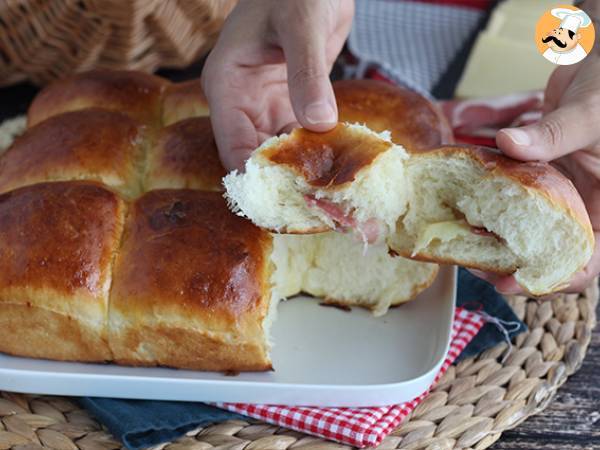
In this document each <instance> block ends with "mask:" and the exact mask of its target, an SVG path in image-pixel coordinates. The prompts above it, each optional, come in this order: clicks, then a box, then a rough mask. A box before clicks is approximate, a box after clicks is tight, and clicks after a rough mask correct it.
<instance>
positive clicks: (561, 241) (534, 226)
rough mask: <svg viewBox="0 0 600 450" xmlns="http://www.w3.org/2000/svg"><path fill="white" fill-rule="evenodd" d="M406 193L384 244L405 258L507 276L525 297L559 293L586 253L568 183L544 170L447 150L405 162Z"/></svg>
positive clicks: (581, 214)
mask: <svg viewBox="0 0 600 450" xmlns="http://www.w3.org/2000/svg"><path fill="white" fill-rule="evenodd" d="M406 174H407V180H408V184H409V188H410V189H411V190H412V194H411V195H410V196H409V201H408V211H407V213H406V215H405V216H404V217H402V218H400V220H398V223H397V229H396V233H392V234H391V235H390V238H389V241H388V242H389V245H390V247H391V248H392V249H394V250H395V251H397V252H398V253H400V254H402V255H405V256H410V257H413V258H417V259H421V260H426V261H435V262H445V263H453V264H460V265H463V266H466V267H472V268H476V269H480V270H486V271H491V272H496V273H500V274H514V276H515V279H516V281H517V282H518V283H519V284H520V285H521V286H522V287H523V288H525V290H527V291H528V292H529V293H530V294H533V295H543V294H547V293H550V292H553V291H556V290H559V289H561V288H563V287H565V285H566V284H567V283H568V282H569V280H570V278H571V277H572V276H573V275H574V274H575V273H576V272H578V271H579V270H581V269H583V267H584V266H585V265H586V263H587V262H588V261H589V259H590V257H591V255H592V252H593V248H594V234H593V232H592V227H591V224H590V219H589V217H588V214H587V212H586V209H585V206H584V204H583V201H582V200H581V197H580V196H579V193H578V192H577V191H576V190H575V187H574V186H573V184H572V183H571V182H570V180H568V179H567V178H566V177H565V176H563V175H562V174H561V173H560V172H558V171H557V170H556V169H554V168H553V167H552V166H551V165H549V164H547V163H541V162H527V163H522V162H518V161H514V160H511V159H509V158H506V157H504V156H502V155H501V154H499V153H498V152H495V151H493V150H490V149H484V148H478V147H469V146H448V147H443V148H440V149H437V150H435V151H432V152H428V153H423V154H419V155H415V156H413V157H412V158H411V159H410V160H408V162H407V167H406Z"/></svg>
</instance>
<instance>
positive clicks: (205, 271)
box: [109, 190, 278, 371]
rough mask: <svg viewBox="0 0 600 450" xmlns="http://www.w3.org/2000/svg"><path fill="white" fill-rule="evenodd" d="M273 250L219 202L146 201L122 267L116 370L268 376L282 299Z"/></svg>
mask: <svg viewBox="0 0 600 450" xmlns="http://www.w3.org/2000/svg"><path fill="white" fill-rule="evenodd" d="M271 246H272V240H271V236H270V235H269V233H267V232H265V231H262V230H260V229H259V228H257V227H255V226H254V225H252V223H250V222H249V221H247V220H244V219H242V218H240V217H237V216H235V215H234V214H231V212H229V210H228V209H227V205H226V203H225V200H224V199H223V197H222V195H221V194H220V193H216V192H201V191H192V190H157V191H152V192H149V193H147V194H145V195H143V196H142V197H140V198H139V199H138V200H137V201H136V202H135V203H134V204H133V205H132V207H131V212H130V214H129V215H128V218H127V222H126V225H125V234H124V238H123V243H122V247H121V250H120V252H119V253H118V255H117V258H116V261H115V268H114V276H113V284H112V291H111V308H110V319H109V320H110V322H109V323H110V327H109V329H110V335H109V343H110V347H111V350H112V352H113V357H114V359H115V361H117V362H118V363H122V364H129V365H166V366H173V367H180V368H188V369H202V370H238V371H239V370H268V369H270V368H271V361H270V359H269V357H268V350H269V344H268V337H267V336H268V325H269V318H268V317H269V312H270V309H274V308H275V304H276V300H278V299H276V298H272V294H271V288H270V277H271V273H272V270H273V268H272V266H271V262H270V253H271ZM272 300H273V302H272ZM270 306H272V308H270Z"/></svg>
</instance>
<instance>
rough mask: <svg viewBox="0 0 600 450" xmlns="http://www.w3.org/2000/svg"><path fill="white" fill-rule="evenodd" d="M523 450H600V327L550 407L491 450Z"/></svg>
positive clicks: (503, 437) (599, 315)
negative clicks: (585, 353) (580, 362)
mask: <svg viewBox="0 0 600 450" xmlns="http://www.w3.org/2000/svg"><path fill="white" fill-rule="evenodd" d="M597 317H598V318H599V319H600V304H599V306H598V309H597ZM521 449H523V450H600V326H597V327H596V330H595V331H594V334H593V337H592V343H591V344H590V348H589V350H588V353H587V356H586V358H585V360H584V361H583V365H582V366H581V369H580V370H579V371H578V372H577V373H576V374H575V375H573V376H572V377H570V378H569V379H568V380H567V382H566V383H565V384H564V385H563V386H562V387H561V388H560V389H559V390H558V393H557V395H556V397H555V399H554V401H553V402H552V403H551V404H550V406H548V408H546V409H545V410H544V411H542V412H541V413H540V414H538V415H536V416H533V417H530V418H529V419H527V420H526V421H525V422H523V423H522V424H521V425H520V426H518V427H517V428H515V429H514V430H511V431H507V432H506V433H504V434H503V435H502V437H501V438H500V440H499V441H498V442H496V443H495V444H494V445H493V446H492V447H491V450H521Z"/></svg>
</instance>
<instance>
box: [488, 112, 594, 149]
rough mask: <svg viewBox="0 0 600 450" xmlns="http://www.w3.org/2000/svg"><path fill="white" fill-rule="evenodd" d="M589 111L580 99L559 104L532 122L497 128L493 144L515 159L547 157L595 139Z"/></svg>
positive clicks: (583, 146) (592, 116)
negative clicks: (516, 126)
mask: <svg viewBox="0 0 600 450" xmlns="http://www.w3.org/2000/svg"><path fill="white" fill-rule="evenodd" d="M591 113H592V111H591V110H590V108H588V107H587V106H586V105H585V104H581V103H578V104H570V105H565V106H561V107H560V108H558V109H556V110H554V111H552V112H551V113H549V114H548V115H546V116H544V117H543V118H542V119H541V120H540V121H539V122H538V123H535V124H533V125H528V126H525V127H520V128H504V129H502V130H500V131H499V132H498V135H497V136H496V144H497V145H498V148H499V149H500V150H502V152H503V153H505V154H506V155H508V156H510V157H512V158H515V159H519V160H523V161H531V160H539V161H551V160H553V159H556V158H559V157H561V156H564V155H566V154H569V153H572V152H574V151H576V150H580V149H583V148H586V147H588V146H590V145H591V144H592V143H593V142H594V141H595V135H596V126H594V124H593V120H595V119H594V117H595V114H591Z"/></svg>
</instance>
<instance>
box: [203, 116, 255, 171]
mask: <svg viewBox="0 0 600 450" xmlns="http://www.w3.org/2000/svg"><path fill="white" fill-rule="evenodd" d="M211 123H212V127H213V132H214V135H215V142H216V144H217V148H218V149H219V157H220V158H221V162H222V163H223V166H224V167H225V168H226V169H227V170H234V169H238V170H243V169H244V163H245V161H246V160H247V159H248V157H249V156H250V153H252V151H253V150H254V149H255V148H256V147H258V145H259V141H260V139H259V136H258V134H257V131H256V128H255V126H254V124H253V123H252V121H251V120H250V118H249V117H248V116H247V115H246V114H245V113H244V112H243V111H241V110H239V109H236V108H228V107H226V106H224V107H222V108H217V109H216V110H213V111H211Z"/></svg>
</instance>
